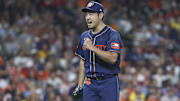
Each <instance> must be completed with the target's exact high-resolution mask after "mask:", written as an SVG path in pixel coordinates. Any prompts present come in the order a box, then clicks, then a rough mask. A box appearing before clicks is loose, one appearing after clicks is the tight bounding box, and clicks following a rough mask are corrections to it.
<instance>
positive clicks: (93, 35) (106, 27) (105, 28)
mask: <svg viewBox="0 0 180 101" xmlns="http://www.w3.org/2000/svg"><path fill="white" fill-rule="evenodd" d="M107 29H108V26H107V25H106V26H105V27H104V28H103V29H102V30H101V31H100V32H98V33H95V34H93V33H92V31H91V30H90V35H91V36H92V37H95V36H97V35H99V34H101V33H103V32H104V31H105V30H107Z"/></svg>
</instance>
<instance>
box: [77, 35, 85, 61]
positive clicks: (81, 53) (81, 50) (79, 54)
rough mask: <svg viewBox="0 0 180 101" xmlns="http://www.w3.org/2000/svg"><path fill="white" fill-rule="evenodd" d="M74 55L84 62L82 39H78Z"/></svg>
mask: <svg viewBox="0 0 180 101" xmlns="http://www.w3.org/2000/svg"><path fill="white" fill-rule="evenodd" d="M75 55H77V56H79V57H80V58H81V59H83V60H85V58H84V53H83V40H82V37H81V38H80V41H79V44H78V46H77V49H76V52H75Z"/></svg>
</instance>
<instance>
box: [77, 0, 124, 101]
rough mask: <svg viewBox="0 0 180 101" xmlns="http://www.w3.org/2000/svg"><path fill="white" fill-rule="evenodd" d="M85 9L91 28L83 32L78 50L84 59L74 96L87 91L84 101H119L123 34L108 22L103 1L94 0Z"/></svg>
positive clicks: (84, 93) (81, 60)
mask: <svg viewBox="0 0 180 101" xmlns="http://www.w3.org/2000/svg"><path fill="white" fill-rule="evenodd" d="M82 12H84V13H85V20H86V23H87V26H88V29H89V30H88V31H86V32H84V33H82V35H81V38H80V42H79V45H78V48H77V50H76V55H78V56H79V57H80V58H81V59H80V73H79V81H78V86H77V87H76V89H75V91H74V92H73V95H74V96H75V97H78V96H80V95H82V94H83V101H118V99H119V96H118V95H119V79H118V73H119V72H120V68H119V64H120V49H121V48H122V41H121V38H120V34H119V33H118V32H117V31H115V30H114V29H112V28H111V27H109V26H107V25H105V24H104V22H103V17H104V7H103V6H102V5H101V4H100V3H98V2H95V1H91V2H89V3H88V5H87V6H86V7H85V8H83V9H82Z"/></svg>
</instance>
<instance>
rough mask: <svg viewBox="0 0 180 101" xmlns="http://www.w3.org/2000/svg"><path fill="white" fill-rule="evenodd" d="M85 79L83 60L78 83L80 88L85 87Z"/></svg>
mask: <svg viewBox="0 0 180 101" xmlns="http://www.w3.org/2000/svg"><path fill="white" fill-rule="evenodd" d="M84 77H85V73H84V61H83V60H82V59H81V60H80V68H79V81H78V86H81V87H82V86H83V83H84Z"/></svg>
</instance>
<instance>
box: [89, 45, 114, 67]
mask: <svg viewBox="0 0 180 101" xmlns="http://www.w3.org/2000/svg"><path fill="white" fill-rule="evenodd" d="M92 51H93V52H94V53H95V54H96V55H98V57H99V58H101V59H102V60H104V61H105V62H107V63H111V64H114V63H115V62H116V61H117V57H118V55H117V53H111V52H109V51H103V50H100V49H98V48H96V47H93V48H92Z"/></svg>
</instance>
